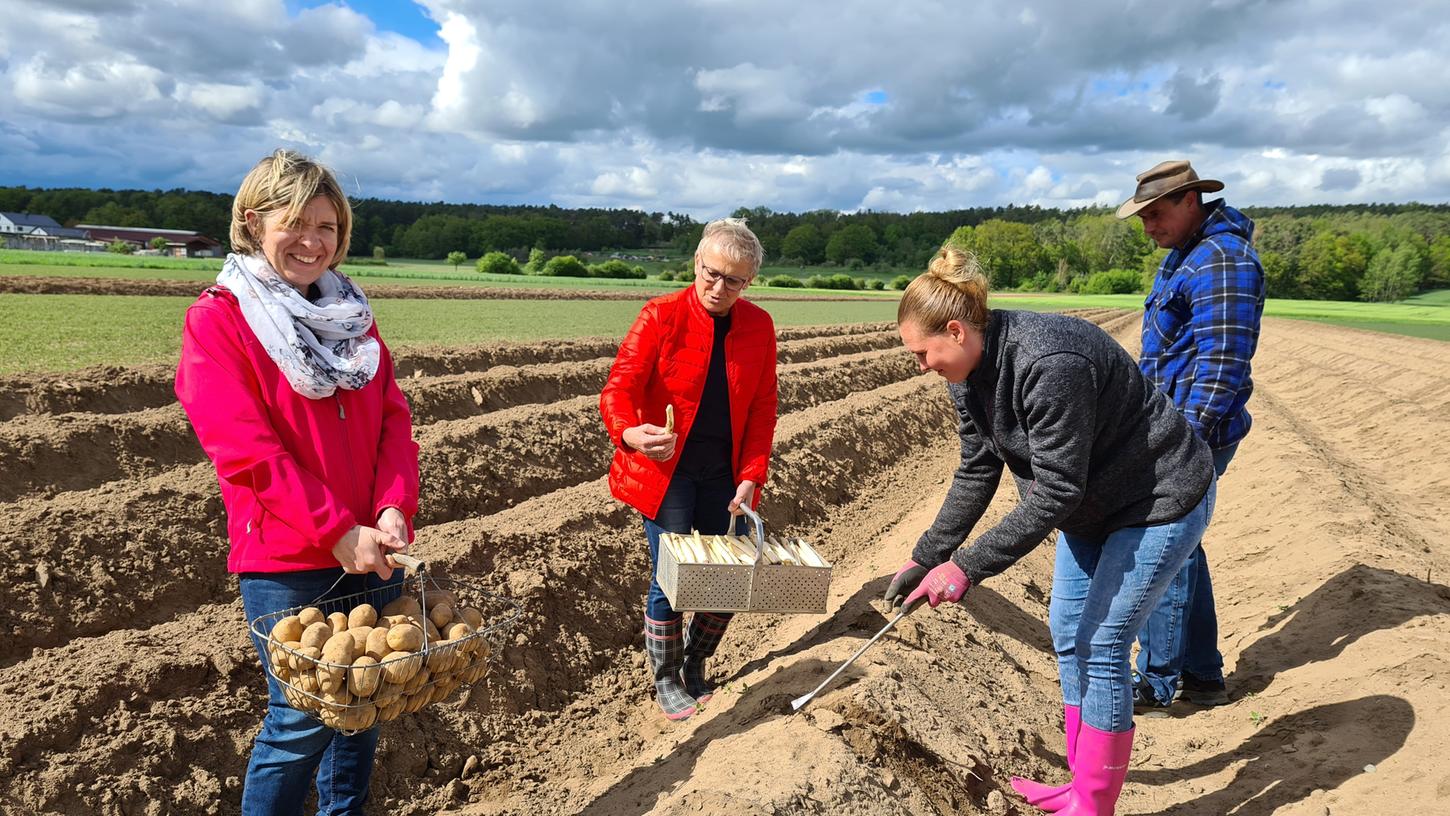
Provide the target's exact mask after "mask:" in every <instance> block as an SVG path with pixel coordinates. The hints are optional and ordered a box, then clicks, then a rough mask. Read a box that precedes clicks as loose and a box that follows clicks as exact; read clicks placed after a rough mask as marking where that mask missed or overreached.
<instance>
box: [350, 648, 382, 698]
mask: <svg viewBox="0 0 1450 816" xmlns="http://www.w3.org/2000/svg"><path fill="white" fill-rule="evenodd" d="M382 681H383V670H382V669H380V668H378V661H377V660H375V659H373V658H371V657H368V656H367V655H363V656H362V657H359V658H358V659H357V660H354V661H353V663H352V668H351V669H348V672H347V688H348V691H351V692H352V693H353V695H354V696H356V697H371V696H372V695H373V692H375V691H377V690H378V686H379V685H381V684H382Z"/></svg>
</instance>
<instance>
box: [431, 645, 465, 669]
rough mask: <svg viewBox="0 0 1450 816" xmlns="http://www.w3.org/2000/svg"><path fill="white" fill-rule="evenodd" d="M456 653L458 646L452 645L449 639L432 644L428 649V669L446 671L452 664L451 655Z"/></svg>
mask: <svg viewBox="0 0 1450 816" xmlns="http://www.w3.org/2000/svg"><path fill="white" fill-rule="evenodd" d="M457 653H458V647H456V646H454V645H452V642H451V641H446V640H445V641H441V642H439V643H435V644H432V648H430V649H429V650H428V670H429V671H435V672H436V671H447V670H448V667H449V666H452V665H453V656H454V655H456V654H457Z"/></svg>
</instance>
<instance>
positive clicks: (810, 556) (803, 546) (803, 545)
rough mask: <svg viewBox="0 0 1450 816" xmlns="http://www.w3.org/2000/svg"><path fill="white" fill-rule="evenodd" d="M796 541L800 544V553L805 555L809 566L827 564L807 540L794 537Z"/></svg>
mask: <svg viewBox="0 0 1450 816" xmlns="http://www.w3.org/2000/svg"><path fill="white" fill-rule="evenodd" d="M796 542H797V543H798V544H799V545H800V551H801V555H804V556H805V557H806V560H807V562H808V563H809V564H810V566H812V567H824V566H827V564H826V559H824V558H822V557H821V554H820V553H818V552H816V550H815V548H814V547H812V546H811V545H810V543H809V542H807V541H806V540H805V539H796Z"/></svg>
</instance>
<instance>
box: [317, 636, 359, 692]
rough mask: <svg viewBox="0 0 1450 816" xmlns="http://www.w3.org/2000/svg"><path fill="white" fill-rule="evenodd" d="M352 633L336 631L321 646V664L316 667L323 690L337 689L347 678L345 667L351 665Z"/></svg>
mask: <svg viewBox="0 0 1450 816" xmlns="http://www.w3.org/2000/svg"><path fill="white" fill-rule="evenodd" d="M352 646H353V641H352V635H350V634H348V633H347V632H338V633H337V634H335V635H333V636H332V637H330V638H328V640H327V643H325V644H323V646H322V665H320V666H318V667H317V679H318V682H320V683H321V684H322V690H323V691H328V692H332V691H337V690H338V689H339V688H341V687H342V686H343V685H344V681H345V680H346V679H347V667H348V666H350V665H352Z"/></svg>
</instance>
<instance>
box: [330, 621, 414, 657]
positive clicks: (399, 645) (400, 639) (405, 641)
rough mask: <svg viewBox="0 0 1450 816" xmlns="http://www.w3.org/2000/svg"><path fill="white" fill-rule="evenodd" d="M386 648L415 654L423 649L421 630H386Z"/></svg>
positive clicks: (412, 628) (409, 627)
mask: <svg viewBox="0 0 1450 816" xmlns="http://www.w3.org/2000/svg"><path fill="white" fill-rule="evenodd" d="M303 642H304V643H305V642H306V641H303ZM388 646H389V647H391V648H392V649H393V650H394V651H400V652H416V651H418V650H419V649H421V648H423V630H422V629H419V628H418V627H416V626H411V625H409V626H394V627H393V628H391V629H389V630H388Z"/></svg>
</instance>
